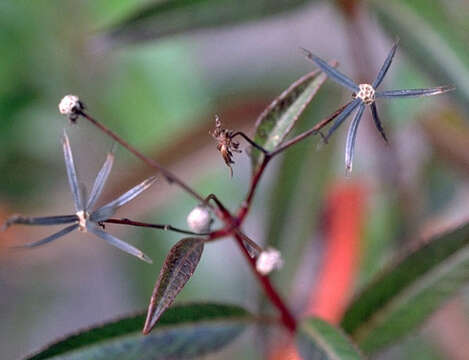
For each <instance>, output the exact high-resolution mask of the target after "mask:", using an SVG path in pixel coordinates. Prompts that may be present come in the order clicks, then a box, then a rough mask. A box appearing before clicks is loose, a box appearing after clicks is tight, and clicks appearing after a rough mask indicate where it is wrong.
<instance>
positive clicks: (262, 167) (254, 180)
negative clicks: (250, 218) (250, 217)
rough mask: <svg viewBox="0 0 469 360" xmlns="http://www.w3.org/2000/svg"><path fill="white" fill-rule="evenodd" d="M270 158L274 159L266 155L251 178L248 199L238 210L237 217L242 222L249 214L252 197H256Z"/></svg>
mask: <svg viewBox="0 0 469 360" xmlns="http://www.w3.org/2000/svg"><path fill="white" fill-rule="evenodd" d="M270 159H272V156H271V155H270V154H269V155H264V159H263V160H262V163H261V165H260V166H259V167H258V168H257V170H256V172H255V174H254V175H253V176H252V178H251V185H250V186H249V191H248V194H247V196H246V199H245V200H244V201H243V203H242V205H241V207H240V209H239V210H238V215H237V219H238V221H239V223H240V224H242V223H243V221H244V219H245V217H246V215H247V214H248V211H249V209H250V208H251V203H252V199H253V198H254V193H255V192H256V189H257V185H258V184H259V181H260V179H261V176H262V174H263V173H264V170H265V169H266V167H267V164H268V163H269V161H270Z"/></svg>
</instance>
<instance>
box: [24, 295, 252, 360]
mask: <svg viewBox="0 0 469 360" xmlns="http://www.w3.org/2000/svg"><path fill="white" fill-rule="evenodd" d="M144 320H145V315H144V314H143V313H142V314H140V315H134V316H130V317H126V318H122V319H120V320H118V321H114V322H110V323H107V324H104V325H100V326H97V327H93V328H91V329H87V330H84V331H81V332H79V333H77V334H74V335H71V336H68V337H66V338H64V339H63V340H60V341H58V342H56V343H53V344H51V345H49V346H48V347H46V348H45V349H44V350H42V351H40V352H38V353H37V354H35V355H31V356H28V357H26V358H25V360H43V359H66V360H72V359H75V360H87V359H89V360H91V359H93V360H114V359H120V360H124V359H125V360H133V359H135V360H157V359H165V360H167V359H182V358H190V357H194V356H198V355H203V354H207V353H210V352H213V351H216V350H219V349H221V348H222V347H224V346H225V345H227V344H229V343H230V342H231V341H233V340H234V339H235V338H236V337H237V336H238V335H239V334H241V332H242V331H243V330H244V329H245V328H246V327H247V325H249V324H250V323H251V322H253V320H254V319H253V317H252V316H251V315H250V314H249V313H248V312H247V311H246V310H244V309H243V308H240V307H238V306H232V305H222V304H209V303H207V304H187V305H179V306H174V307H172V308H171V309H168V311H166V312H165V313H164V315H163V316H162V317H161V319H160V321H159V322H158V324H157V325H156V327H155V329H154V330H153V332H152V333H151V334H150V335H147V336H144V335H142V334H141V332H140V330H141V328H142V323H143V321H144Z"/></svg>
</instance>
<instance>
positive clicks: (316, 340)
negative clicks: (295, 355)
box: [296, 317, 363, 360]
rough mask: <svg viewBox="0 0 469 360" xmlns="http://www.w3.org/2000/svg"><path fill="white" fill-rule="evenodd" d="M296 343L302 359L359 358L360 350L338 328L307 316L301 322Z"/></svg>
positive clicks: (358, 359)
mask: <svg viewBox="0 0 469 360" xmlns="http://www.w3.org/2000/svg"><path fill="white" fill-rule="evenodd" d="M296 343H297V345H298V350H299V352H300V354H301V357H302V358H303V359H304V360H315V359H317V360H360V359H363V357H362V356H361V354H360V351H359V350H358V349H357V348H356V347H355V346H354V345H353V344H352V342H351V341H350V340H349V339H348V338H347V336H346V335H345V334H344V333H342V331H341V330H340V329H337V328H335V327H333V326H332V325H330V324H328V323H326V322H325V321H323V320H321V319H318V318H313V317H309V318H307V319H306V320H304V321H303V322H302V324H301V327H300V330H299V332H298V335H297V337H296Z"/></svg>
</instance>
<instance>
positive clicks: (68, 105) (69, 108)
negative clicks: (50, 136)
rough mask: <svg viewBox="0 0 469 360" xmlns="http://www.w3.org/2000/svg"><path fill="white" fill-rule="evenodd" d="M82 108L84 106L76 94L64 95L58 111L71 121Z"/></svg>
mask: <svg viewBox="0 0 469 360" xmlns="http://www.w3.org/2000/svg"><path fill="white" fill-rule="evenodd" d="M84 108H85V106H84V105H83V103H82V102H81V101H80V99H79V98H78V96H76V95H65V96H64V97H63V99H62V100H60V103H59V111H60V113H61V114H62V115H65V116H67V117H68V118H69V119H70V121H72V122H74V121H75V120H76V119H77V118H78V116H79V115H80V111H81V110H83V109H84Z"/></svg>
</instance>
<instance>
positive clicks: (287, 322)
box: [233, 232, 296, 334]
mask: <svg viewBox="0 0 469 360" xmlns="http://www.w3.org/2000/svg"><path fill="white" fill-rule="evenodd" d="M233 236H234V238H235V239H236V242H237V243H238V245H239V247H240V248H241V250H242V251H243V254H244V255H245V257H246V259H247V260H248V262H249V265H251V268H252V271H253V272H254V274H255V275H256V277H257V279H258V280H259V282H260V283H261V285H262V287H263V288H264V291H265V293H266V295H267V297H268V298H269V299H270V301H271V302H272V304H273V305H274V306H275V307H276V308H277V309H278V310H279V311H280V315H281V319H282V323H283V325H284V326H285V327H286V328H287V329H288V330H289V331H290V332H291V333H292V334H293V333H295V330H296V320H295V318H294V317H293V315H292V314H291V313H290V310H288V308H287V307H286V305H285V303H284V302H283V300H282V298H281V297H280V295H279V294H278V293H277V291H276V290H275V289H274V287H273V286H272V283H271V282H270V279H269V278H268V277H267V276H265V275H262V274H261V273H259V272H258V271H257V269H256V260H255V259H253V258H252V257H251V256H250V254H249V251H248V250H247V249H246V247H245V246H244V244H243V238H242V237H241V236H240V235H239V234H238V233H236V232H235V233H234V234H233Z"/></svg>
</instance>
